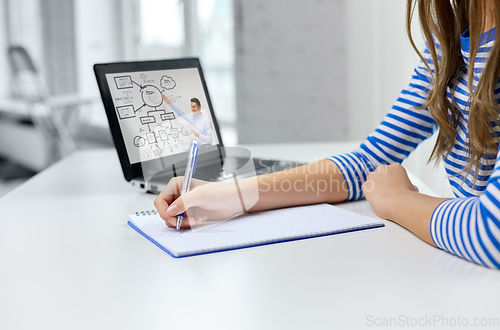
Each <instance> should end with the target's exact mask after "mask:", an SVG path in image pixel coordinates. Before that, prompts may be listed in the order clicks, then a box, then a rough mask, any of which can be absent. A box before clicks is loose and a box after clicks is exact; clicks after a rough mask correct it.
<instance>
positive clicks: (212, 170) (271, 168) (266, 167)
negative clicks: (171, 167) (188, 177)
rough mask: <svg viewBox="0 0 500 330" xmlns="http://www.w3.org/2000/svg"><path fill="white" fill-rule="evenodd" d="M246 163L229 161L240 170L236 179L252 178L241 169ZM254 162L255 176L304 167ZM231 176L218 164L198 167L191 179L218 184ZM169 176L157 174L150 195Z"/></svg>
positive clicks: (245, 160) (285, 163)
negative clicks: (246, 176)
mask: <svg viewBox="0 0 500 330" xmlns="http://www.w3.org/2000/svg"><path fill="white" fill-rule="evenodd" d="M247 162H248V159H245V158H233V159H231V168H239V169H240V170H238V171H237V173H238V177H239V178H241V177H245V174H247V175H248V177H250V176H253V175H254V172H253V171H252V170H250V171H248V172H245V171H244V170H243V169H242V167H243V165H245V164H246V163H247ZM253 162H254V167H255V174H257V175H261V174H267V173H273V172H279V171H283V170H287V169H291V168H294V167H298V166H301V165H304V163H299V162H290V161H279V160H272V159H263V158H262V159H259V158H258V159H253ZM178 175H183V173H178ZM231 175H232V173H231V172H229V173H227V174H226V173H225V171H224V170H223V169H222V166H221V165H220V163H219V164H211V165H210V166H203V167H198V168H197V169H196V172H195V174H194V175H193V178H195V179H198V180H203V181H210V182H218V181H223V180H226V179H228V178H230V177H231ZM170 179H171V176H166V175H161V174H159V175H158V176H156V177H155V178H153V179H152V180H151V181H152V182H156V183H157V184H152V185H151V190H152V191H150V192H152V193H158V189H157V188H156V187H158V186H159V187H163V186H165V185H166V183H168V181H170Z"/></svg>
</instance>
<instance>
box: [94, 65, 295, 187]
mask: <svg viewBox="0 0 500 330" xmlns="http://www.w3.org/2000/svg"><path fill="white" fill-rule="evenodd" d="M94 73H95V76H96V79H97V84H98V86H99V91H100V93H101V98H102V102H103V105H104V109H105V111H106V115H107V118H108V122H109V127H110V130H111V135H112V138H113V142H114V145H115V148H116V151H117V153H118V158H119V160H120V164H121V168H122V171H123V175H124V177H125V179H126V180H127V181H128V182H130V183H131V184H133V185H134V186H136V187H138V188H140V189H141V190H144V191H146V192H150V193H155V194H157V193H159V192H160V191H161V189H163V187H164V186H165V185H166V184H167V183H168V182H169V180H170V179H171V178H173V177H176V176H181V175H184V170H185V166H186V159H187V153H188V150H189V147H190V144H191V141H192V140H193V139H197V140H198V142H199V145H200V153H199V156H198V165H197V168H196V172H195V174H194V175H193V177H194V178H196V179H200V180H205V181H212V182H215V181H224V180H226V179H228V178H229V177H231V176H232V177H234V176H235V173H237V174H238V179H241V178H244V177H247V176H252V175H259V174H264V173H270V172H276V171H281V170H284V169H290V168H293V167H296V166H299V165H302V164H301V163H297V162H289V161H280V160H271V159H262V158H253V157H252V156H251V153H250V151H248V150H246V149H244V148H237V147H225V146H224V143H223V141H222V137H221V134H220V130H219V125H218V123H217V118H216V117H215V113H214V111H213V107H212V103H211V101H210V96H209V93H208V89H207V85H206V83H205V79H204V76H203V70H202V67H201V64H200V61H199V59H197V58H183V59H173V60H160V61H142V62H121V63H103V64H96V65H94Z"/></svg>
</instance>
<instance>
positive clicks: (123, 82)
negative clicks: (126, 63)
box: [114, 76, 134, 89]
mask: <svg viewBox="0 0 500 330" xmlns="http://www.w3.org/2000/svg"><path fill="white" fill-rule="evenodd" d="M114 79H115V84H116V88H118V89H125V88H132V87H134V83H133V82H132V77H130V76H120V77H114Z"/></svg>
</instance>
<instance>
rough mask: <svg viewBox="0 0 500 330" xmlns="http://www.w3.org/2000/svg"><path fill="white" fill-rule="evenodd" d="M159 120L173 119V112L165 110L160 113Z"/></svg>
mask: <svg viewBox="0 0 500 330" xmlns="http://www.w3.org/2000/svg"><path fill="white" fill-rule="evenodd" d="M160 118H161V120H173V119H175V115H174V113H173V112H167V113H165V114H163V115H160Z"/></svg>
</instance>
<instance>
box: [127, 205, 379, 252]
mask: <svg viewBox="0 0 500 330" xmlns="http://www.w3.org/2000/svg"><path fill="white" fill-rule="evenodd" d="M128 224H129V225H130V226H131V227H132V228H133V229H135V230H136V231H137V232H138V233H139V234H141V235H142V236H144V237H145V238H147V239H148V240H149V241H151V242H152V243H153V244H155V245H156V246H158V247H159V248H160V249H162V250H163V251H165V252H166V253H168V254H169V255H171V256H172V257H174V258H182V257H188V256H194V255H199V254H206V253H215V252H221V251H228V250H236V249H242V248H248V247H254V246H259V245H267V244H274V243H281V242H288V241H294V240H300V239H306V238H312V237H319V236H325V235H333V234H339V233H345V232H351V231H357V230H363V229H370V228H376V227H383V226H384V224H383V223H382V222H381V221H380V220H377V219H374V218H370V217H367V216H363V215H359V214H356V213H353V212H350V211H346V210H343V209H341V208H338V207H335V206H332V205H329V204H318V205H310V206H299V207H291V208H286V209H279V210H272V211H264V212H256V213H250V214H244V215H241V216H239V217H237V218H235V219H232V220H229V221H224V222H220V223H217V224H215V225H212V226H210V225H208V226H206V227H204V228H202V229H198V230H180V231H176V230H175V229H174V228H169V227H167V226H166V225H165V222H164V221H163V220H162V219H161V218H160V216H159V215H158V214H157V213H156V212H155V211H146V212H144V211H143V212H138V213H136V214H131V215H129V221H128Z"/></svg>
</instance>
